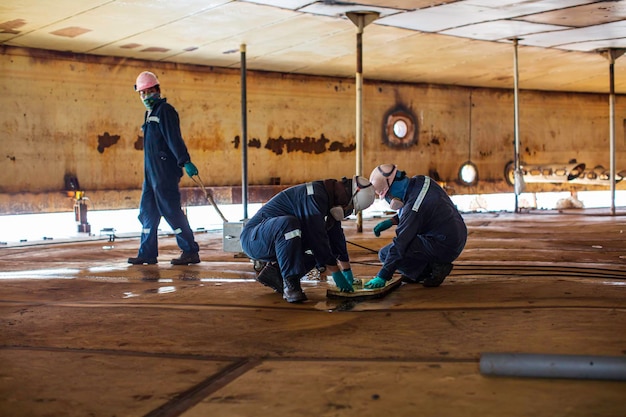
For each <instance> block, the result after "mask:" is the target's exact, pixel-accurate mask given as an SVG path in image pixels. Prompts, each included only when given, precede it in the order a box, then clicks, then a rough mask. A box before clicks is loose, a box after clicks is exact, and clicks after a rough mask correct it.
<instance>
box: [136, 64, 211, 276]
mask: <svg viewBox="0 0 626 417" xmlns="http://www.w3.org/2000/svg"><path fill="white" fill-rule="evenodd" d="M135 91H137V92H139V97H140V98H141V101H142V102H143V104H144V105H145V106H146V109H147V111H146V113H145V118H144V124H143V126H142V130H143V138H144V139H143V148H144V181H143V187H142V193H141V203H140V205H139V221H140V222H141V226H142V230H141V243H140V246H139V253H138V254H137V257H136V258H128V263H130V264H133V265H143V264H149V265H150V264H156V263H157V256H158V255H159V249H158V242H157V238H158V227H159V223H160V222H161V217H164V218H165V220H166V221H167V223H168V224H169V225H170V227H171V228H172V230H173V231H174V234H175V235H176V243H178V246H179V247H180V249H181V250H182V254H181V256H180V257H179V258H175V259H172V261H171V263H172V264H173V265H188V264H197V263H199V262H200V256H199V255H198V252H199V250H200V249H199V247H198V244H197V243H196V241H195V240H194V236H193V232H192V231H191V227H190V226H189V221H188V219H187V216H185V213H183V210H182V209H181V198H180V189H179V188H178V184H179V182H180V178H181V177H182V176H183V172H182V168H183V167H184V168H185V172H187V175H189V177H193V176H194V175H198V169H197V168H196V166H195V165H194V164H193V163H192V162H191V158H190V157H189V152H188V151H187V146H186V145H185V142H184V141H183V137H182V135H181V133H180V121H179V118H178V113H177V112H176V109H175V108H174V107H173V106H172V105H171V104H169V103H167V99H165V98H161V87H160V85H159V80H158V79H157V77H156V75H154V74H153V73H151V72H149V71H144V72H142V73H141V74H139V76H138V77H137V82H136V84H135Z"/></svg>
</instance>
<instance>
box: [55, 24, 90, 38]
mask: <svg viewBox="0 0 626 417" xmlns="http://www.w3.org/2000/svg"><path fill="white" fill-rule="evenodd" d="M87 32H91V29H85V28H81V27H78V26H69V27H66V28H63V29H59V30H55V31H54V32H50V34H51V35H57V36H65V37H66V38H75V37H77V36H80V35H83V34H85V33H87Z"/></svg>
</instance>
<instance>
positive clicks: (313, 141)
mask: <svg viewBox="0 0 626 417" xmlns="http://www.w3.org/2000/svg"><path fill="white" fill-rule="evenodd" d="M231 143H232V144H233V146H234V148H235V149H238V148H239V145H240V143H241V138H240V137H239V136H235V138H234V139H233V140H232V141H231ZM248 147H249V148H257V149H261V148H262V147H263V144H262V141H261V140H260V139H259V138H252V139H250V140H248ZM265 149H269V150H270V151H272V152H274V153H275V154H276V155H282V154H283V153H284V152H287V153H290V152H303V153H313V154H321V153H324V152H326V151H330V152H352V151H354V150H355V149H356V144H353V143H351V144H348V145H345V144H344V143H342V142H339V141H332V142H331V141H330V140H329V139H328V138H326V137H325V136H324V134H322V135H320V137H319V138H312V137H309V136H306V137H304V138H289V139H285V138H283V137H282V136H279V137H278V138H269V139H268V140H267V142H266V144H265Z"/></svg>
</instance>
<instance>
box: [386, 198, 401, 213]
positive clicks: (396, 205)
mask: <svg viewBox="0 0 626 417" xmlns="http://www.w3.org/2000/svg"><path fill="white" fill-rule="evenodd" d="M402 207H404V202H403V201H402V200H400V199H399V198H398V197H393V198H392V199H391V202H390V203H389V208H390V209H392V210H394V211H398V210H400V209H401V208H402Z"/></svg>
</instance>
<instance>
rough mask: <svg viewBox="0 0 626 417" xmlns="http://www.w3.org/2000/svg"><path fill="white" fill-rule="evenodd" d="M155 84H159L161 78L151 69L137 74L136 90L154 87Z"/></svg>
mask: <svg viewBox="0 0 626 417" xmlns="http://www.w3.org/2000/svg"><path fill="white" fill-rule="evenodd" d="M155 85H159V80H158V78H157V77H156V75H154V74H153V73H151V72H150V71H144V72H142V73H141V74H139V76H137V81H136V82H135V91H142V90H145V89H147V88H150V87H154V86H155Z"/></svg>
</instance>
